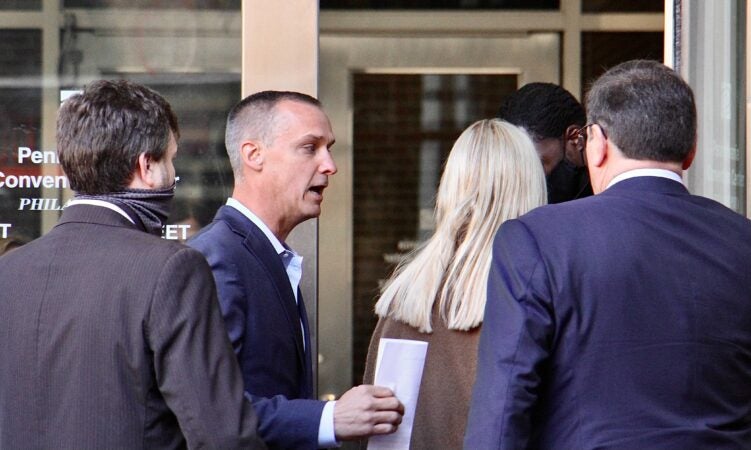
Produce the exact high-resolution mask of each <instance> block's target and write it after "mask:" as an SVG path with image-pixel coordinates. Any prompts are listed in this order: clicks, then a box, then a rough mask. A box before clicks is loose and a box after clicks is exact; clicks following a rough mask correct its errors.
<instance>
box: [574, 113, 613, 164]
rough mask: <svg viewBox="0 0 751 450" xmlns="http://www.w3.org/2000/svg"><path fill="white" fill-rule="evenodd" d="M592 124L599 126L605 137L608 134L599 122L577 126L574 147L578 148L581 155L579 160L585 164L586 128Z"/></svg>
mask: <svg viewBox="0 0 751 450" xmlns="http://www.w3.org/2000/svg"><path fill="white" fill-rule="evenodd" d="M594 125H597V126H598V127H600V132H601V133H602V136H603V137H604V138H605V139H607V138H608V135H607V134H605V129H604V128H603V127H602V125H600V124H599V123H594V122H593V123H588V124H586V125H584V126H583V127H581V128H579V131H578V132H577V133H578V134H577V136H576V148H578V149H579V155H581V160H582V162H583V163H584V164H585V165H586V164H587V152H586V151H585V150H586V149H587V128H589V127H591V126H594Z"/></svg>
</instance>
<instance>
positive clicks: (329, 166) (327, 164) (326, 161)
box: [318, 151, 337, 175]
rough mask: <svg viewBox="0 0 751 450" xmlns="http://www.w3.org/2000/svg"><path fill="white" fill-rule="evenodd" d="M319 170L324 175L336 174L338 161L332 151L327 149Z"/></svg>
mask: <svg viewBox="0 0 751 450" xmlns="http://www.w3.org/2000/svg"><path fill="white" fill-rule="evenodd" d="M318 171H319V172H321V173H322V174H324V175H334V174H335V173H336V172H337V168H336V163H335V162H334V157H333V156H331V152H330V151H326V152H325V153H324V154H323V160H322V161H321V164H320V165H319V166H318Z"/></svg>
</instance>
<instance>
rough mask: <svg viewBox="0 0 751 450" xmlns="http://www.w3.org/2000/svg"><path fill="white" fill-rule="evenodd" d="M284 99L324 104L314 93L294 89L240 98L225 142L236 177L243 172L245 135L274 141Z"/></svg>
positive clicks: (318, 104) (228, 118)
mask: <svg viewBox="0 0 751 450" xmlns="http://www.w3.org/2000/svg"><path fill="white" fill-rule="evenodd" d="M282 101H293V102H300V103H307V104H309V105H313V106H316V107H318V108H321V102H319V101H318V100H317V99H316V98H314V97H311V96H310V95H307V94H303V93H300V92H290V91H262V92H257V93H255V94H252V95H249V96H247V97H245V98H244V99H242V100H241V101H240V102H238V103H237V104H236V105H235V106H234V107H233V108H232V109H231V110H230V112H229V115H228V116H227V127H226V129H225V132H224V145H225V147H226V148H227V155H228V156H229V160H230V164H231V165H232V170H233V172H234V173H235V177H238V176H240V175H241V173H242V171H241V166H242V163H241V161H240V142H242V141H243V140H244V139H249V138H252V139H260V140H262V141H263V142H264V143H266V145H271V144H272V143H273V142H271V141H272V138H273V136H272V127H271V124H273V122H274V111H273V109H274V107H275V106H276V105H277V104H278V103H280V102H282Z"/></svg>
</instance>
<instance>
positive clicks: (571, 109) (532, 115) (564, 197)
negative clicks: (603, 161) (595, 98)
mask: <svg viewBox="0 0 751 450" xmlns="http://www.w3.org/2000/svg"><path fill="white" fill-rule="evenodd" d="M498 118H500V119H503V120H506V121H508V122H511V123H513V124H514V125H517V126H520V127H522V128H524V129H525V130H526V131H527V133H529V135H530V136H531V137H532V141H533V142H534V143H535V148H536V149H537V153H538V154H539V155H540V160H541V161H542V165H543V167H544V168H545V179H546V181H547V186H548V203H551V204H552V203H561V202H567V201H569V200H575V199H577V198H584V197H588V196H590V195H592V187H591V186H590V184H589V176H588V174H587V167H586V165H585V164H584V160H583V159H582V155H581V147H580V146H578V145H577V136H578V130H579V128H581V127H582V126H584V123H585V121H586V116H585V114H584V108H583V107H582V105H581V104H580V103H579V102H578V101H577V100H576V98H574V96H573V95H571V93H570V92H568V91H567V90H565V89H563V88H562V87H560V86H558V85H557V84H553V83H529V84H526V85H524V86H523V87H522V88H521V89H519V90H518V91H516V92H514V93H512V94H511V95H509V96H508V97H507V98H506V99H505V100H504V101H503V103H502V104H501V107H500V109H499V111H498Z"/></svg>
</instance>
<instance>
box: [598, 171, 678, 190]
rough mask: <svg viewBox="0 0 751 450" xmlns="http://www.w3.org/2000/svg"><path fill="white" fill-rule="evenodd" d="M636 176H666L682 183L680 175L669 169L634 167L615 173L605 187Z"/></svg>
mask: <svg viewBox="0 0 751 450" xmlns="http://www.w3.org/2000/svg"><path fill="white" fill-rule="evenodd" d="M636 177H660V178H668V179H670V180H673V181H677V182H678V183H681V184H683V180H682V179H681V176H680V175H678V174H677V173H675V172H672V171H670V170H665V169H634V170H629V171H626V172H623V173H621V174H619V175H616V176H615V177H614V178H613V179H612V180H610V183H608V186H607V187H606V188H605V189H608V188H609V187H611V186H613V185H614V184H616V183H618V182H620V181H623V180H628V179H629V178H636Z"/></svg>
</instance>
